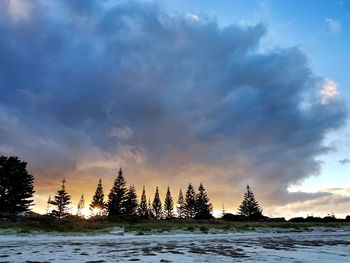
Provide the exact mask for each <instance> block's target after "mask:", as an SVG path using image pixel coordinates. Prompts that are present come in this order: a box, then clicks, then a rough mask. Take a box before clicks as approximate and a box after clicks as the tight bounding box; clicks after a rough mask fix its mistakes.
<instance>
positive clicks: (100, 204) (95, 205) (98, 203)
mask: <svg viewBox="0 0 350 263" xmlns="http://www.w3.org/2000/svg"><path fill="white" fill-rule="evenodd" d="M104 196H105V195H104V192H103V186H102V180H101V179H100V180H99V181H98V184H97V187H96V191H95V194H94V196H93V197H92V201H91V204H90V210H91V212H92V214H93V215H95V216H101V215H104V214H105V210H106V203H105V201H104Z"/></svg>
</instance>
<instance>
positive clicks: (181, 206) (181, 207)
mask: <svg viewBox="0 0 350 263" xmlns="http://www.w3.org/2000/svg"><path fill="white" fill-rule="evenodd" d="M176 212H177V216H178V218H185V217H186V213H185V212H186V211H185V200H184V196H183V194H182V190H181V188H180V192H179V198H178V199H177V207H176Z"/></svg>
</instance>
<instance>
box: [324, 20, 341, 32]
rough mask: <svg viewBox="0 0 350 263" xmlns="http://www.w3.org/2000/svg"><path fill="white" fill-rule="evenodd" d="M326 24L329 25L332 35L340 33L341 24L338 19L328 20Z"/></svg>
mask: <svg viewBox="0 0 350 263" xmlns="http://www.w3.org/2000/svg"><path fill="white" fill-rule="evenodd" d="M325 21H326V23H327V25H328V28H329V30H330V31H331V32H332V33H338V32H340V31H341V22H340V21H338V20H336V19H331V18H326V20H325Z"/></svg>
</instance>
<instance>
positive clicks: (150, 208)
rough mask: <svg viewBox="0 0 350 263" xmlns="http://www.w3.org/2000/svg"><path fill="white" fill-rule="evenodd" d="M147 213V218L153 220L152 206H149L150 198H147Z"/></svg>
mask: <svg viewBox="0 0 350 263" xmlns="http://www.w3.org/2000/svg"><path fill="white" fill-rule="evenodd" d="M147 213H148V218H153V219H154V218H155V216H154V213H153V208H152V204H151V198H148V209H147Z"/></svg>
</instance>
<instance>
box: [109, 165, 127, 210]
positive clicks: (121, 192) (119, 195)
mask: <svg viewBox="0 0 350 263" xmlns="http://www.w3.org/2000/svg"><path fill="white" fill-rule="evenodd" d="M125 184H126V182H125V179H124V176H123V170H122V168H120V169H119V172H118V176H117V178H116V179H115V181H114V185H113V187H112V189H111V192H110V193H109V195H108V215H109V216H115V215H122V214H124V213H125V209H124V207H123V204H124V203H125V199H126V192H127V189H126V187H125Z"/></svg>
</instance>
